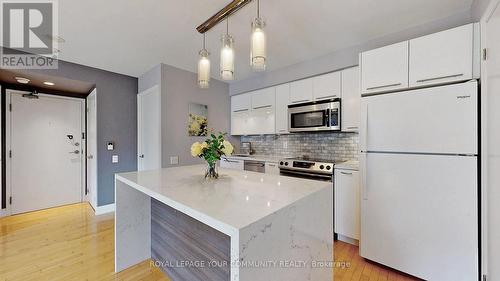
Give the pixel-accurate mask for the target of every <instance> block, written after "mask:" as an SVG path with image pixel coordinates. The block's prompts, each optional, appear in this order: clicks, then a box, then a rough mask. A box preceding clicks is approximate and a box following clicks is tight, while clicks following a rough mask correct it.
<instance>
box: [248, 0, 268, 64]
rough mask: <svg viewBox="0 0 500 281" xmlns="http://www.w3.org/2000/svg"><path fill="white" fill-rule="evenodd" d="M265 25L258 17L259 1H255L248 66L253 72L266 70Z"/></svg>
mask: <svg viewBox="0 0 500 281" xmlns="http://www.w3.org/2000/svg"><path fill="white" fill-rule="evenodd" d="M265 26H266V23H265V22H264V19H262V18H261V17H260V1H259V0H257V18H255V20H254V21H253V22H252V38H251V39H250V41H251V43H250V44H251V46H250V47H251V48H250V50H251V52H250V65H251V66H252V69H253V70H254V71H264V70H266V60H267V58H266V57H267V56H266V34H265V33H264V27H265Z"/></svg>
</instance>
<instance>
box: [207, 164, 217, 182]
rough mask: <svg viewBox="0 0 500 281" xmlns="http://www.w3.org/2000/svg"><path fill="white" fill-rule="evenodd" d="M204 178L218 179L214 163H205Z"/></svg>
mask: <svg viewBox="0 0 500 281" xmlns="http://www.w3.org/2000/svg"><path fill="white" fill-rule="evenodd" d="M205 178H206V179H207V178H208V179H217V178H219V173H217V164H216V163H207V171H206V172H205Z"/></svg>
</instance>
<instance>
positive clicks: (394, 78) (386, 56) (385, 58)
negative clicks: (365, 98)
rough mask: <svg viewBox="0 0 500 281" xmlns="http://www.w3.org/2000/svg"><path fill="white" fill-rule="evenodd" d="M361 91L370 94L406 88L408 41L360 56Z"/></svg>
mask: <svg viewBox="0 0 500 281" xmlns="http://www.w3.org/2000/svg"><path fill="white" fill-rule="evenodd" d="M361 77H362V81H361V91H362V93H363V94H371V93H378V92H385V91H393V90H398V89H404V88H407V87H408V41H405V42H401V43H397V44H394V45H390V46H386V47H382V48H378V49H375V50H371V51H367V52H364V53H362V54H361Z"/></svg>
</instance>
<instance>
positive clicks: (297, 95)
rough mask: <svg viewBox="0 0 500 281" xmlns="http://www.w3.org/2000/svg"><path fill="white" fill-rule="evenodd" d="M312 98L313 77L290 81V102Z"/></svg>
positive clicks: (305, 100)
mask: <svg viewBox="0 0 500 281" xmlns="http://www.w3.org/2000/svg"><path fill="white" fill-rule="evenodd" d="M312 100H313V79H312V78H308V79H303V80H299V81H294V82H292V83H290V103H301V102H308V101H312Z"/></svg>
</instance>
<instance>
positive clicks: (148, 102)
mask: <svg viewBox="0 0 500 281" xmlns="http://www.w3.org/2000/svg"><path fill="white" fill-rule="evenodd" d="M160 101H161V98H160V89H159V87H158V86H154V87H152V88H150V89H148V90H146V91H144V92H141V93H139V94H138V95H137V121H138V124H137V134H138V136H137V153H138V157H137V168H138V170H139V171H144V170H154V169H160V168H161V121H160V120H161V103H160Z"/></svg>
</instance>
